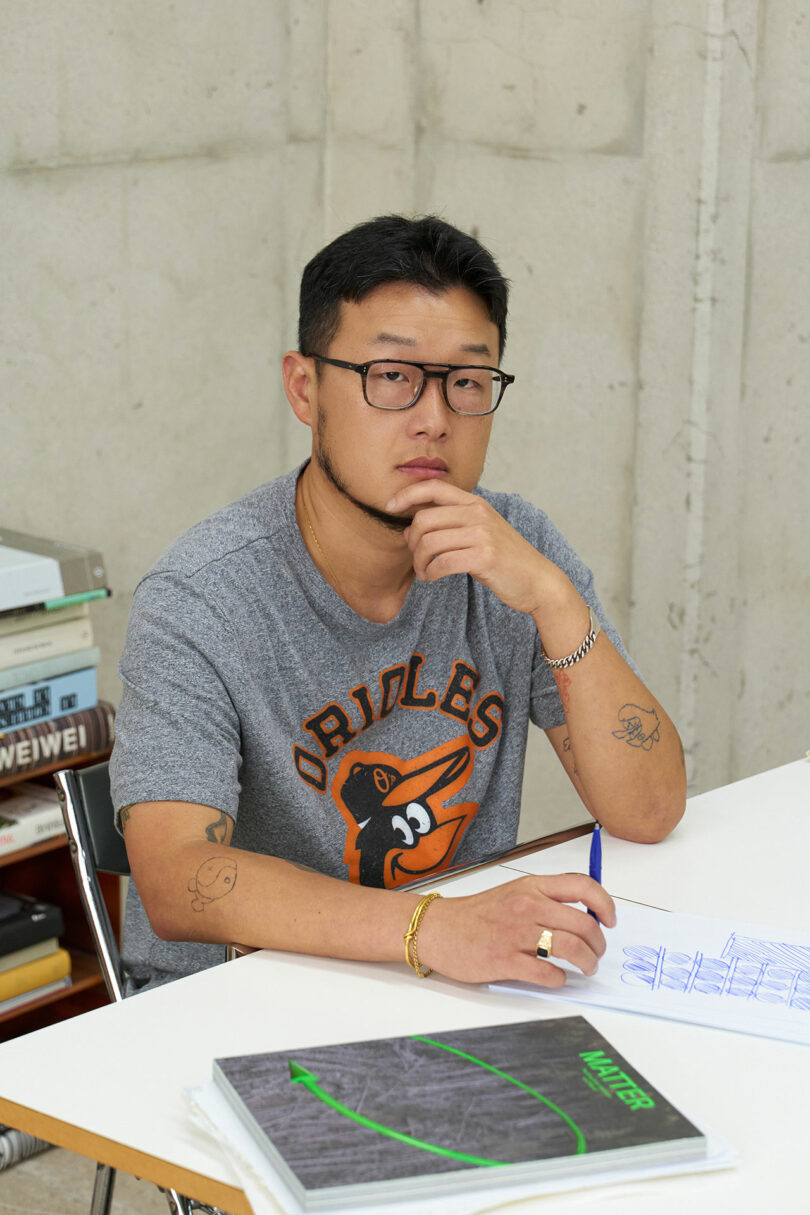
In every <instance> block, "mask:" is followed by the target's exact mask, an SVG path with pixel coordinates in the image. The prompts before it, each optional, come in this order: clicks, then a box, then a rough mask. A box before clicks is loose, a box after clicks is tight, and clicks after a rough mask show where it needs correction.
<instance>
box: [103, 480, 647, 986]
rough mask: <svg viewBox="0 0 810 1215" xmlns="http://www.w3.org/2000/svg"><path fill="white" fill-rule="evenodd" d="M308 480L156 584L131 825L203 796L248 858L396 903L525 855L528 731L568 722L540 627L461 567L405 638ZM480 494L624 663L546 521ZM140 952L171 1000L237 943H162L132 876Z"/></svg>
mask: <svg viewBox="0 0 810 1215" xmlns="http://www.w3.org/2000/svg"><path fill="white" fill-rule="evenodd" d="M299 472H300V470H298V469H296V470H294V471H293V472H291V473H288V474H287V475H286V476H283V477H280V478H278V479H277V480H275V481H271V482H269V483H268V484H267V485H263V486H260V487H259V488H258V489H256V490H254V491H253V492H252V493H250V494H248V495H247V496H246V497H244V498H242V499H241V500H240V501H238V502H235V503H233V504H232V505H230V506H227V507H225V508H224V509H223V510H220V511H218V512H217V513H216V514H214V515H212V516H211V517H210V518H208V519H206V520H204V521H203V522H202V523H199V524H198V525H197V526H196V527H193V528H192V529H191V530H190V531H189V532H187V533H186V534H185V535H184V536H183V537H181V539H180V540H178V541H177V542H176V543H175V544H174V545H173V546H172V547H171V548H170V549H169V550H168V551H167V553H165V554H164V556H163V557H161V558H160V560H159V561H158V562H157V564H156V565H155V566H154V567H153V569H152V570H151V571H150V572H149V573H148V574H147V575H146V577H145V578H144V579H143V580H142V581H141V582H140V584H139V585H138V587H137V588H136V591H135V595H134V598H133V603H132V612H131V616H130V621H129V628H128V631H127V639H126V645H125V649H124V653H123V655H122V658H121V663H120V667H119V673H120V676H121V680H122V683H123V687H124V692H123V698H122V701H121V706H120V709H119V711H118V716H117V720H116V742H115V749H114V752H113V757H112V762H111V775H112V791H113V800H114V802H115V806H116V810H120V809H121V808H122V807H124V806H127V805H131V804H133V803H135V802H148V801H186V802H198V803H200V804H203V805H207V806H211V807H213V808H214V809H216V810H220V811H224V812H225V813H226V814H228V815H230V816H231V817H232V818H233V819H234V820H235V824H236V826H235V829H234V835H233V840H232V843H233V846H234V847H237V848H244V849H248V850H250V851H253V852H260V853H265V854H268V855H272V856H278V857H283V858H285V859H286V860H289V861H295V862H299V863H303V864H305V865H308V866H310V867H312V868H314V869H317V870H319V871H320V872H321V873H325V874H331V875H332V876H334V877H339V878H347V879H349V880H351V881H356V882H362V883H363V884H365V885H377V886H385V887H388V888H392V887H394V886H397V885H400V884H402V883H404V882H407V881H412V880H414V879H415V878H417V877H428V876H429V875H431V874H433V873H438V872H440V871H441V870H442V869H443V868H445V867H446V866H448V865H449V864H451V863H458V862H462V861H465V860H469V859H473V858H476V857H480V856H482V855H484V854H486V853H489V852H493V851H496V850H499V849H503V848H507V847H509V846H511V845H512V844H513V843H514V841H515V838H516V833H517V827H518V818H519V813H520V796H521V784H522V776H523V764H524V756H525V749H526V737H527V729H528V722H529V719H530V718H531V720H532V721H534V722H535V723H536V724H537V725H538V726H540V727H541V728H543V729H547V728H549V727H551V726H556V725H560V724H561V723H562V722H563V721H564V715H563V710H562V705H561V703H560V699H559V696H558V694H557V689H556V686H555V683H554V680H553V678H552V676H551V673H550V671H549V670H548V668H547V667H546V665H545V663H544V662H543V661H542V658H541V656H540V638H539V636H538V634H537V630H536V628H535V626H534V622H533V621H532V619H531V617H530V616H526V615H524V614H522V613H520V612H516V611H514V610H513V609H512V608H509V607H507V606H506V605H505V604H503V603H501V601H500V600H499V599H498V598H497V597H496V596H495V595H493V594H492V592H491V591H489V590H487V588H486V587H484V586H482V585H481V584H480V583H479V582H477V581H475V579H473V578H471V577H469V576H467V575H460V574H459V575H453V576H451V577H447V578H443V579H441V580H440V581H438V582H436V583H423V582H418V581H414V583H413V585H412V586H411V588H410V591H409V592H408V596H407V598H406V600H405V603H404V604H403V606H402V609H401V611H400V612H399V614H398V615H397V616H396V617H395V619H393V620H391V621H388V622H387V623H384V624H379V623H374V622H372V621H369V620H366V619H364V618H362V617H360V616H358V615H356V614H355V613H354V612H353V611H352V609H351V608H350V607H349V606H348V605H347V604H346V603H344V602H343V600H342V599H341V598H340V596H339V595H337V594H336V593H335V591H334V590H332V588H331V587H330V586H329V584H328V583H327V582H326V581H325V580H324V579H323V578H322V577H321V575H320V573H319V572H318V570H317V568H316V567H315V565H314V564H313V562H312V560H311V558H310V556H309V554H308V552H307V550H306V547H305V545H304V542H303V540H302V538H301V534H300V532H299V530H298V525H297V522H296V517H295V486H296V480H297V477H298V475H299ZM478 492H479V493H480V494H481V495H482V496H483V497H484V498H486V500H487V501H489V502H490V503H491V504H492V505H493V507H494V508H495V509H496V510H497V511H499V512H500V514H502V515H503V516H504V518H506V519H507V520H508V521H509V522H510V523H511V524H512V526H513V527H514V528H516V530H517V531H519V532H520V533H521V534H522V535H523V536H525V537H526V539H528V540H529V541H530V542H531V543H532V544H533V545H534V546H535V547H536V548H537V549H538V550H539V551H540V552H542V553H544V554H545V555H546V556H547V557H549V558H550V559H551V560H552V561H554V562H555V563H556V564H557V565H558V566H559V567H560V568H561V569H563V570H564V571H565V573H566V574H567V575H568V577H569V578H570V579H571V581H572V582H573V584H574V585H575V586H576V588H577V590H578V591H579V592H580V594H581V595H582V596H583V598H584V599H585V601H586V603H588V604H589V605H590V606H592V607H593V608H594V610H595V612H596V614H597V616H598V617H599V619H600V620H601V623H602V626H603V628H604V629H605V632H606V633H607V635H608V636H609V637H610V638H611V640H612V641H613V642H614V644H615V645H616V646H617V647H618V649H619V651H620V652H621V653H622V654H624V650H623V647H622V644H621V641H620V639H619V637H618V635H617V633H616V630H615V629H614V628H613V627H612V625H611V624H610V623H609V621H608V620H606V618H605V616H604V613H603V611H602V608H601V605H600V604H599V601H598V599H597V597H596V594H595V591H594V588H593V577H592V575H591V572H590V570H588V569H587V568H586V566H585V565H584V564H583V563H582V561H580V559H579V558H578V557H577V555H576V553H575V552H574V551H573V549H572V548H571V546H570V545H569V544H568V542H567V541H566V540H565V538H564V537H563V536H562V535H561V534H560V532H559V531H558V530H557V529H556V528H555V527H554V525H553V524H552V523H551V522H550V521H549V519H548V518H547V516H546V515H545V514H543V512H542V511H539V510H537V509H536V508H535V507H533V506H531V505H529V504H528V503H527V502H525V501H523V500H522V499H521V498H520V497H518V495H516V494H495V493H489V492H487V491H485V490H479V491H478ZM156 846H159V844H158V845H156ZM189 897H191V896H189ZM123 956H124V961H125V964H126V965H127V967H128V968H129V970H130V972H131V973H132V975H133V976H134V983H135V986H143V985H147V984H148V985H150V986H151V985H153V984H155V983H158V982H165V981H166V980H168V979H172V978H176V977H178V976H179V975H181V974H186V973H190V972H192V971H195V970H199V969H202V968H203V967H205V966H210V965H213V964H214V963H216V962H219V961H222V960H223V958H224V949H223V947H222V946H214V945H196V944H189V943H186V942H178V943H174V942H166V941H161V940H159V939H158V938H157V937H156V936H155V934H154V933H153V932H152V929H151V928H150V926H149V922H148V920H147V918H146V915H145V913H144V910H143V907H142V904H141V901H140V898H139V896H138V894H137V891H136V889H135V886H134V883H130V892H129V897H128V903H127V913H126V926H125V932H124V949H123Z"/></svg>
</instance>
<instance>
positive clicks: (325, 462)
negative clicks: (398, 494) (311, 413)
mask: <svg viewBox="0 0 810 1215" xmlns="http://www.w3.org/2000/svg"><path fill="white" fill-rule="evenodd" d="M315 458H316V460H317V462H318V466H319V468H320V469H321V471H322V472H323V474H324V476H325V477H327V479H328V480H329V481H331V483H332V485H334V487H335V489H336V490H338V491H339V492H340V493H341V494H343V497H344V498H347V499H348V500H349V502H351V503H352V505H353V506H356V507H357V509H358V510H361V511H362V512H363V514H365V515H368V517H369V519H376V520H377V522H378V523H382V525H383V527H387V528H389V529H390V530H391V531H392V532H404V531H405V528H406V527H410V525H411V524H412V523H413V519H414V515H415V513H416V512H415V511H412V512H411V514H409V515H389V513H388V511H385V510H380V509H379V508H378V507H376V506H372V505H371V503H370V502H363V500H362V499H361V498H356V497H355V496H354V494H353V493H352V492H351V490H350V489H349V487H348V485H346V483H345V481H344V480H343V478H342V477H341V476H340V475H339V473H338V472H337V470H336V469H335V467H334V465H333V464H332V461H331V459H330V458H329V453H328V451H327V450H326V449H325V448H324V447H323V446H321V447H320V448H319V449H318V451H317V452H316V453H315Z"/></svg>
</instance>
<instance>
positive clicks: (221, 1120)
mask: <svg viewBox="0 0 810 1215" xmlns="http://www.w3.org/2000/svg"><path fill="white" fill-rule="evenodd" d="M186 1097H187V1099H188V1102H189V1108H190V1112H191V1119H192V1121H193V1122H194V1124H195V1125H196V1126H197V1127H199V1128H201V1129H202V1130H204V1131H205V1132H206V1133H207V1134H208V1135H209V1136H210V1137H211V1138H212V1139H213V1140H214V1141H215V1142H216V1144H217V1145H218V1147H219V1149H220V1150H221V1151H222V1152H224V1153H225V1154H226V1156H227V1157H228V1159H229V1161H230V1163H231V1165H232V1166H233V1168H234V1171H235V1172H236V1173H237V1175H238V1176H239V1178H240V1184H241V1186H242V1189H243V1190H244V1191H245V1194H246V1195H247V1199H248V1201H249V1203H250V1205H251V1207H252V1208H253V1212H254V1215H304V1213H303V1208H302V1206H301V1204H300V1203H299V1202H298V1200H297V1199H296V1198H295V1197H294V1195H293V1194H292V1193H291V1192H290V1190H289V1189H288V1187H287V1186H286V1185H285V1184H284V1182H283V1181H282V1179H281V1177H280V1176H279V1174H278V1173H277V1172H276V1170H275V1169H274V1168H273V1166H272V1165H271V1164H270V1162H269V1161H268V1159H267V1157H266V1156H265V1155H264V1153H263V1152H262V1151H261V1149H260V1148H259V1147H258V1145H257V1144H256V1142H255V1141H254V1139H253V1138H252V1136H251V1135H250V1134H249V1133H248V1131H247V1130H245V1128H244V1127H243V1125H242V1123H241V1122H240V1121H239V1119H238V1118H237V1116H236V1114H235V1113H234V1111H233V1110H232V1109H231V1107H230V1106H229V1105H228V1102H227V1101H226V1100H225V1098H224V1096H223V1095H222V1093H221V1092H220V1091H219V1089H218V1088H217V1087H216V1085H215V1084H214V1082H213V1080H210V1081H209V1082H208V1083H207V1084H206V1085H205V1086H203V1087H200V1088H194V1089H187V1090H186ZM689 1117H692V1115H691V1113H690V1114H689ZM692 1121H693V1122H695V1123H696V1125H700V1123H699V1122H697V1120H696V1119H694V1118H692ZM701 1130H702V1131H703V1133H704V1134H705V1135H706V1139H707V1153H706V1157H705V1158H704V1159H703V1160H697V1161H689V1162H685V1163H683V1164H671V1165H659V1166H655V1167H651V1168H636V1169H624V1170H613V1171H612V1172H608V1173H604V1174H599V1173H594V1174H591V1175H589V1176H587V1177H578V1178H569V1179H568V1180H565V1179H557V1180H555V1181H545V1182H533V1183H531V1184H522V1185H510V1186H500V1187H493V1188H492V1189H488V1190H481V1191H478V1192H477V1193H474V1194H459V1195H457V1196H455V1197H452V1198H448V1197H443V1198H437V1199H427V1200H426V1199H424V1198H420V1199H419V1200H418V1201H410V1202H409V1201H407V1200H406V1201H403V1202H395V1203H388V1204H385V1205H383V1204H380V1205H363V1207H362V1208H358V1207H357V1206H354V1207H353V1208H352V1210H353V1211H354V1212H356V1211H358V1210H360V1209H362V1212H363V1215H475V1213H476V1212H486V1211H492V1210H493V1209H497V1208H498V1207H500V1205H501V1204H503V1205H504V1206H506V1204H511V1203H514V1202H518V1201H520V1200H522V1199H525V1198H531V1197H533V1196H535V1195H542V1194H557V1193H563V1192H566V1191H570V1190H583V1191H591V1190H595V1189H597V1187H601V1186H605V1185H610V1186H617V1185H622V1184H625V1183H627V1182H629V1181H641V1180H645V1179H653V1178H656V1177H669V1176H673V1175H675V1174H678V1173H703V1172H712V1171H714V1170H716V1169H727V1168H733V1167H734V1166H735V1165H737V1164H738V1163H739V1160H738V1157H737V1154H736V1152H735V1151H734V1149H733V1148H732V1147H731V1146H730V1145H729V1144H728V1143H727V1142H726V1140H725V1139H723V1137H722V1136H720V1135H718V1134H716V1133H715V1132H714V1131H708V1130H707V1129H706V1128H705V1127H703V1126H701ZM595 1201H597V1202H598V1199H595ZM347 1209H348V1208H347Z"/></svg>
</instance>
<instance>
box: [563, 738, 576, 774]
mask: <svg viewBox="0 0 810 1215" xmlns="http://www.w3.org/2000/svg"><path fill="white" fill-rule="evenodd" d="M563 751H566V752H567V753H568V754H569V755H570V756H571V762H572V764H573V768H572V771H573V773H574V776H579V769H578V768H577V761H576V758H575V756H574V752H573V751H572V750H571V739H570V738H569V737H568V735H567V734H566V736H565V738H564V739H563Z"/></svg>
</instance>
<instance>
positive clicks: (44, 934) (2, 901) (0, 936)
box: [0, 892, 65, 957]
mask: <svg viewBox="0 0 810 1215" xmlns="http://www.w3.org/2000/svg"><path fill="white" fill-rule="evenodd" d="M64 930H65V924H64V920H63V919H62V912H61V909H60V908H59V907H56V906H54V904H53V903H43V902H42V901H41V900H40V899H36V898H32V897H31V896H30V895H26V894H10V893H4V892H0V957H3V956H5V954H7V953H13V952H15V951H16V950H18V949H26V948H27V947H28V946H29V945H36V944H37V943H38V942H39V941H45V940H47V939H48V938H49V937H58V936H60V935H61V933H63V932H64Z"/></svg>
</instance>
